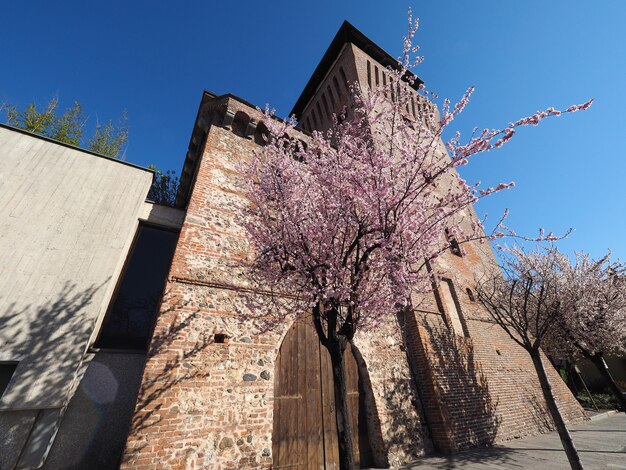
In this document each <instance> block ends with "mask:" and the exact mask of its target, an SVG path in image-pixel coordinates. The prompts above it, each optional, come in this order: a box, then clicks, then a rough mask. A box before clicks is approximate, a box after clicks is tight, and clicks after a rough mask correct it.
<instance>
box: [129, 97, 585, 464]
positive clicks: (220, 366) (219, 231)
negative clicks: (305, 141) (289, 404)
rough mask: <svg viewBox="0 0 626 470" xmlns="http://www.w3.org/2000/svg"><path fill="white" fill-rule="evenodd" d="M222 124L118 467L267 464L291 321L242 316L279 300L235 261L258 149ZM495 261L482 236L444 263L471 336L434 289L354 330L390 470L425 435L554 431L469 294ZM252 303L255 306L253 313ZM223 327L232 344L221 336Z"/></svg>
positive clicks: (500, 436) (571, 403) (212, 138)
mask: <svg viewBox="0 0 626 470" xmlns="http://www.w3.org/2000/svg"><path fill="white" fill-rule="evenodd" d="M220 106H222V108H221V109H222V110H223V106H226V108H227V112H226V115H230V116H231V117H232V116H233V115H237V113H241V112H245V113H246V116H247V117H248V118H249V119H250V120H251V122H254V121H258V119H259V117H260V116H259V115H258V112H257V111H255V110H254V109H252V108H250V107H248V106H246V105H245V104H243V103H241V102H239V101H237V100H234V99H232V98H229V99H228V100H226V101H225V102H224V103H221V104H220ZM207 112H209V111H207ZM224 122H226V123H227V126H226V127H223V126H219V125H216V123H218V121H214V122H213V125H210V126H209V128H208V134H207V137H206V142H205V145H204V147H203V151H202V154H201V158H200V160H199V162H198V166H197V174H196V176H195V183H194V186H193V190H192V195H191V199H190V201H189V205H188V209H187V214H186V218H185V222H184V225H183V228H182V231H181V235H180V241H179V245H178V247H177V249H176V252H175V255H174V260H173V263H172V268H171V271H170V273H169V276H168V283H167V286H166V292H165V294H164V300H163V303H162V306H161V312H160V315H159V317H158V320H157V325H156V328H155V333H154V338H153V341H152V346H151V351H150V358H149V360H148V362H147V366H146V369H145V372H144V376H143V383H142V387H141V390H140V394H139V401H138V404H137V408H136V412H135V416H134V419H133V425H132V428H131V432H130V436H129V438H128V442H127V445H126V450H125V456H124V462H123V464H122V468H128V469H130V468H133V469H148V468H215V469H234V468H269V467H271V465H272V455H271V453H272V435H271V434H272V424H273V422H272V418H273V405H274V402H273V387H274V382H273V380H274V362H275V359H276V356H277V353H278V349H279V348H280V344H281V341H282V338H283V337H284V335H285V334H286V332H287V330H288V328H289V326H290V324H289V321H286V322H284V323H283V324H279V325H277V326H276V327H275V328H274V329H272V330H270V331H267V330H266V329H264V328H262V327H261V326H259V324H258V323H257V322H255V321H253V320H250V319H248V320H246V318H249V317H254V315H255V314H259V313H261V314H262V313H265V312H268V311H269V309H270V308H273V307H272V306H270V305H269V304H267V303H265V302H264V300H263V299H264V294H263V293H262V292H255V291H254V289H253V288H252V286H250V285H249V283H248V282H247V280H246V277H245V273H244V272H243V271H242V269H241V267H240V266H239V261H240V260H241V259H242V258H243V257H244V256H245V254H246V253H247V252H248V250H249V243H248V241H247V239H246V237H245V234H244V232H243V230H242V228H241V227H240V226H239V225H238V223H237V217H238V214H239V213H240V210H241V207H243V205H244V204H246V199H245V197H244V195H243V193H242V191H241V185H240V179H239V174H238V171H237V168H238V163H239V162H240V161H242V160H243V159H245V158H246V156H247V155H250V154H251V152H253V151H255V149H257V148H258V147H257V145H256V144H255V143H254V140H253V139H250V138H248V137H247V135H246V133H245V132H244V133H243V134H242V133H241V132H237V133H235V132H233V130H232V129H230V128H229V126H228V123H229V120H228V119H226V120H225V121H224ZM240 128H241V127H240ZM238 134H239V135H238ZM490 262H493V254H492V253H491V252H490V249H489V247H488V246H486V245H479V244H476V245H473V246H471V247H469V248H468V252H467V254H466V255H465V256H464V257H462V258H460V257H456V256H453V255H447V256H444V257H442V259H441V260H440V262H439V263H438V265H437V267H436V268H437V269H439V270H441V271H442V272H445V273H446V277H448V278H450V279H451V280H452V282H453V286H454V290H455V292H456V296H457V300H458V302H459V305H460V307H461V313H462V316H463V318H464V322H465V326H466V329H467V331H468V332H469V337H467V338H465V337H457V336H455V335H454V334H452V333H451V332H450V329H449V327H448V324H449V322H447V321H446V315H447V313H446V308H445V306H444V305H440V304H441V303H439V304H438V303H437V302H436V301H435V298H434V297H433V296H425V297H424V298H423V299H421V301H420V299H417V298H416V299H415V304H416V307H417V308H416V310H415V311H411V312H406V313H405V314H404V315H403V316H401V317H400V318H396V317H395V316H390V317H389V318H388V319H387V321H386V322H385V324H384V325H383V326H382V328H381V329H380V330H378V331H374V332H358V333H357V336H356V337H355V341H354V342H355V346H356V349H357V354H356V356H357V362H358V364H359V367H360V370H361V374H362V377H366V378H367V380H368V381H369V383H370V385H371V387H370V389H369V391H368V392H367V393H368V394H370V398H371V400H370V401H371V402H373V404H374V405H373V406H372V407H370V409H368V420H369V424H370V434H376V436H371V437H373V438H371V439H370V441H371V442H372V445H373V447H374V448H373V451H374V455H375V456H376V458H377V461H378V462H379V463H385V461H387V462H388V463H389V464H390V465H391V466H392V467H394V468H395V467H398V466H399V465H400V464H402V463H405V462H407V461H410V460H412V459H414V458H417V457H419V456H420V455H423V454H424V453H425V452H429V451H430V450H431V448H432V445H431V441H430V440H431V438H432V443H433V444H434V446H435V447H436V448H437V449H439V450H442V451H445V452H453V451H456V450H458V449H461V448H465V447H469V446H475V445H483V444H487V443H492V442H494V441H500V440H504V439H508V438H512V437H517V436H521V435H524V434H529V433H536V432H538V431H539V430H542V429H545V427H546V426H547V425H549V422H548V421H547V420H546V414H545V410H544V403H543V400H542V398H541V391H540V389H539V386H538V383H537V381H536V378H535V376H534V371H533V369H532V364H531V362H530V359H529V358H528V357H527V354H526V353H525V351H523V350H521V349H520V348H519V347H518V346H517V345H515V343H513V342H512V341H511V340H510V339H509V338H508V337H506V335H505V333H504V332H502V331H501V330H499V329H498V328H497V327H495V326H494V325H492V324H490V323H489V322H488V321H487V318H486V316H485V312H482V311H481V310H480V308H479V307H478V304H476V303H473V302H471V301H470V300H469V298H468V297H467V295H466V293H465V287H469V286H471V285H472V283H473V282H474V281H473V280H474V276H475V275H476V273H477V272H479V271H480V269H482V266H485V265H486V263H490ZM249 299H256V300H257V303H256V305H255V306H254V307H251V305H252V304H251V303H250V302H249V301H248V300H249ZM251 308H254V311H252V310H251ZM218 334H219V335H224V336H225V342H223V343H220V342H216V335H218ZM408 359H409V360H408ZM550 374H551V375H550V376H551V378H552V379H553V385H554V388H555V390H556V391H557V393H558V394H559V399H560V400H561V401H562V403H563V404H564V406H563V410H564V412H565V415H566V418H567V419H568V420H577V419H581V418H582V417H583V412H582V410H581V408H580V407H579V406H578V404H577V403H576V402H575V400H574V399H573V397H572V396H571V394H569V391H568V390H567V388H566V387H565V385H564V384H563V383H562V381H560V379H559V378H558V376H557V374H556V372H555V371H553V370H552V371H550ZM377 437H378V439H377Z"/></svg>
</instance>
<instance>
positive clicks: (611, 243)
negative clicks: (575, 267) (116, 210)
mask: <svg viewBox="0 0 626 470" xmlns="http://www.w3.org/2000/svg"><path fill="white" fill-rule="evenodd" d="M409 5H411V6H412V7H413V10H414V13H415V15H416V16H419V17H420V19H421V28H420V32H419V33H418V37H417V42H418V43H419V44H421V46H422V52H423V53H424V55H425V56H426V61H425V62H424V64H423V65H422V66H420V68H419V69H418V70H417V71H416V73H417V74H418V75H419V76H420V77H421V78H422V79H423V80H424V81H425V82H426V84H427V85H428V86H429V88H430V89H432V90H436V91H437V92H438V94H439V95H440V96H441V97H449V98H451V99H453V100H454V99H458V98H459V97H460V96H461V95H462V93H463V92H464V91H465V89H466V88H467V87H468V86H469V85H475V86H476V93H475V95H474V98H473V101H472V103H471V104H470V106H469V107H468V109H467V110H466V112H465V113H464V114H463V116H462V118H461V119H459V121H457V125H458V127H457V128H458V129H460V130H461V131H465V132H466V134H467V132H468V131H469V130H471V129H472V128H473V127H474V126H479V127H481V128H482V127H501V126H504V125H506V124H507V123H508V122H509V121H513V120H516V119H518V118H520V117H523V116H525V115H528V114H531V113H533V112H534V111H536V110H537V109H539V108H545V107H548V106H555V107H557V108H566V107H567V106H568V105H570V104H573V103H581V102H584V101H586V100H587V99H588V98H590V97H594V98H595V99H596V101H595V104H594V106H593V107H592V108H591V109H590V110H589V111H587V112H584V113H576V114H573V115H569V116H565V117H562V118H559V119H553V120H550V121H549V122H546V121H544V123H542V125H541V126H539V127H537V128H529V129H524V130H523V131H522V132H520V133H519V134H518V135H517V136H516V138H515V139H514V140H513V141H512V142H511V143H510V144H509V145H507V146H506V147H504V148H503V149H501V150H499V151H496V152H491V153H489V154H486V155H484V156H479V157H477V158H476V159H475V160H474V161H473V162H472V163H471V164H470V165H469V166H468V167H466V168H465V169H464V171H463V175H464V176H465V177H466V178H467V179H468V180H469V181H475V180H481V181H483V184H489V185H491V184H496V183H498V182H501V181H505V182H508V181H512V180H513V181H515V182H516V183H517V186H516V187H515V188H514V189H513V190H510V191H508V192H506V193H501V194H498V195H496V196H494V197H493V198H491V199H490V200H485V201H483V202H481V203H480V204H479V206H478V208H477V211H478V212H479V214H482V213H485V212H488V213H489V214H490V217H491V219H497V217H498V215H499V214H501V213H502V211H503V210H504V208H506V207H508V208H509V209H510V211H511V215H510V217H509V225H511V226H512V227H513V228H515V229H516V230H517V231H518V232H521V233H527V234H534V233H535V232H536V230H537V228H538V227H545V228H547V229H550V230H554V231H555V232H563V231H565V230H566V229H567V228H568V227H574V228H575V229H576V231H575V232H574V233H573V234H572V235H571V236H570V237H569V238H568V239H567V240H564V241H563V242H561V243H560V245H561V246H562V248H563V249H564V250H566V251H571V250H585V251H589V252H591V253H592V254H594V255H596V256H598V255H600V254H601V253H602V252H603V251H605V250H606V249H607V248H611V249H612V250H613V253H614V254H615V255H616V256H620V257H621V258H626V244H625V243H624V236H625V235H626V218H625V217H624V215H625V212H626V211H625V210H624V204H625V202H626V184H624V177H623V172H624V168H625V163H624V160H625V158H626V151H625V150H624V143H623V139H624V136H625V134H626V111H625V110H626V91H625V90H624V87H625V85H626V26H625V24H626V2H624V1H620V0H615V1H601V2H583V1H545V0H544V1H536V0H527V1H524V2H503V1H496V0H493V1H472V2H467V1H446V2H444V1H430V2H425V1H414V2H413V3H410V4H409V3H405V2H395V1H393V2H392V1H390V2H381V1H363V0H361V1H357V0H353V1H335V2H330V1H315V2H293V1H290V2H287V1H265V2H261V1H255V2H251V1H245V0H240V1H238V2H210V1H204V2H196V1H184V2H156V1H107V2H84V1H75V2H74V1H65V2H49V1H45V2H44V1H30V2H12V3H5V4H4V5H3V13H2V17H3V21H2V23H3V25H2V28H0V71H2V73H0V100H2V101H5V100H7V101H10V102H13V103H16V104H18V105H21V106H24V105H26V104H27V103H29V102H32V101H36V102H38V103H41V104H43V103H45V102H46V101H47V100H48V99H50V98H51V97H53V96H55V95H58V96H59V98H60V100H61V105H62V106H69V105H70V104H71V103H72V101H73V100H78V101H80V102H81V103H82V104H83V106H84V109H85V112H86V114H87V115H88V116H89V117H90V121H89V125H90V126H93V125H94V124H95V120H96V117H97V118H99V119H100V120H108V119H110V118H113V119H115V118H117V116H119V115H120V114H121V112H122V110H124V109H126V110H127V111H128V115H129V124H130V128H131V129H130V142H129V146H128V149H127V159H128V160H129V161H132V162H134V163H138V164H140V165H148V164H150V163H156V164H157V166H159V167H160V168H163V169H175V170H177V171H179V170H180V167H181V165H182V162H183V158H184V155H185V151H186V149H187V145H188V142H189V137H190V133H191V129H192V126H193V121H194V118H195V115H196V111H197V106H198V103H199V100H200V97H201V93H202V90H204V89H207V90H209V91H212V92H215V93H228V92H230V93H234V94H236V95H239V96H241V97H242V98H244V99H246V100H248V101H250V102H252V103H255V104H257V105H259V106H264V105H265V103H270V104H271V105H272V106H273V107H275V108H276V109H277V111H278V113H279V114H283V115H284V114H286V113H288V112H289V111H290V110H291V107H292V105H293V104H294V103H295V101H296V99H297V97H298V95H299V93H300V92H301V91H302V88H303V87H304V85H305V83H306V81H307V79H308V77H309V75H310V74H311V72H312V71H313V69H314V68H315V66H316V65H317V63H318V61H319V60H320V58H321V56H322V54H323V53H324V51H325V50H326V47H327V46H328V44H329V43H330V41H331V39H332V37H333V36H334V34H335V32H336V30H337V29H338V28H339V26H340V25H341V22H342V21H343V20H344V19H347V20H349V21H350V22H352V23H353V24H354V25H355V26H356V27H357V28H359V29H360V30H361V31H363V33H365V34H366V35H367V36H369V37H370V38H371V39H372V40H374V41H375V42H377V43H378V44H379V45H381V46H382V47H383V48H384V49H386V50H387V51H388V52H390V53H391V54H392V55H394V56H396V55H398V53H399V49H400V47H401V36H402V34H403V33H404V32H405V31H406V9H407V7H408V6H409Z"/></svg>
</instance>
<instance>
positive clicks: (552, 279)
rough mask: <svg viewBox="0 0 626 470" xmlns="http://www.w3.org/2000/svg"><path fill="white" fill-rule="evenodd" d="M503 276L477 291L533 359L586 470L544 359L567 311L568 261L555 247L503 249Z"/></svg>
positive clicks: (565, 436) (553, 411) (572, 456)
mask: <svg viewBox="0 0 626 470" xmlns="http://www.w3.org/2000/svg"><path fill="white" fill-rule="evenodd" d="M504 253H505V254H504V255H503V263H502V271H503V273H504V275H503V273H502V272H500V271H494V272H493V273H492V274H491V275H488V276H487V277H485V278H483V279H481V280H480V282H479V283H478V286H477V287H476V292H477V294H478V300H479V302H481V303H482V304H483V306H484V307H485V309H486V310H487V312H488V313H489V315H490V316H491V319H492V320H493V321H494V323H496V324H497V325H498V326H500V327H501V328H502V329H504V331H506V333H507V334H508V335H509V336H510V337H511V339H512V340H513V341H515V342H516V343H517V344H518V345H520V346H521V347H522V348H524V349H525V350H526V352H527V353H528V354H529V355H530V358H531V359H532V362H533V366H534V367H535V371H536V372H537V377H538V378H539V384H540V385H541V390H542V393H543V397H544V399H545V401H546V405H547V407H548V411H549V413H550V416H551V417H552V420H553V421H554V424H555V426H556V429H557V431H558V433H559V437H560V439H561V443H562V444H563V448H564V449H565V453H566V454H567V459H568V460H569V463H570V466H571V468H572V469H582V468H583V466H582V463H581V461H580V458H579V456H578V452H577V451H576V447H575V446H574V441H573V440H572V436H571V435H570V433H569V431H568V429H567V426H566V425H565V420H564V419H563V416H562V415H561V412H560V411H559V407H558V404H557V402H556V399H555V397H554V393H553V391H552V386H551V384H550V380H549V379H548V375H547V373H546V369H545V366H544V360H543V358H542V357H541V356H542V352H541V351H542V347H543V346H545V343H546V338H548V337H549V336H550V334H551V331H553V330H554V329H555V328H556V327H557V325H558V323H559V320H560V319H561V318H562V317H563V314H564V311H565V309H566V308H567V307H566V305H565V303H564V302H563V299H562V294H563V292H564V290H563V287H564V285H563V284H564V282H563V281H564V276H563V274H564V271H563V268H564V267H565V266H567V264H568V260H567V257H566V256H565V255H563V254H562V253H560V252H559V251H558V250H557V249H556V248H555V247H554V246H549V247H548V248H545V249H540V250H538V251H529V252H527V251H524V250H523V249H521V248H509V249H505V250H504Z"/></svg>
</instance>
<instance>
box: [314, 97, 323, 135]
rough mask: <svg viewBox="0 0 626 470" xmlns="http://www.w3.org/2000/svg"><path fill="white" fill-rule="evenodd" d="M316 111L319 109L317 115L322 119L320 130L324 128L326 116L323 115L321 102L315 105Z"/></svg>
mask: <svg viewBox="0 0 626 470" xmlns="http://www.w3.org/2000/svg"><path fill="white" fill-rule="evenodd" d="M315 109H317V115H318V116H319V117H320V129H319V130H322V129H321V128H322V127H324V115H323V114H322V108H321V107H320V102H319V101H318V102H317V103H315Z"/></svg>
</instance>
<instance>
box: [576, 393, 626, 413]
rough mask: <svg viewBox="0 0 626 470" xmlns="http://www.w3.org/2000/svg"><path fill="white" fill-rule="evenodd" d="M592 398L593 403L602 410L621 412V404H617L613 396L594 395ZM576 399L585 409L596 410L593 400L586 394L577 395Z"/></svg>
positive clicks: (605, 394) (604, 394)
mask: <svg viewBox="0 0 626 470" xmlns="http://www.w3.org/2000/svg"><path fill="white" fill-rule="evenodd" d="M591 396H592V397H593V402H595V404H596V406H597V407H598V408H599V409H600V410H621V406H620V404H619V403H618V402H617V400H616V399H615V397H614V396H613V395H612V394H608V393H592V394H591ZM576 399H577V400H578V402H579V403H580V404H581V405H582V407H583V408H585V409H587V410H595V407H594V406H593V402H592V401H591V398H589V395H587V394H586V393H582V392H581V393H579V394H578V395H576Z"/></svg>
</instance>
